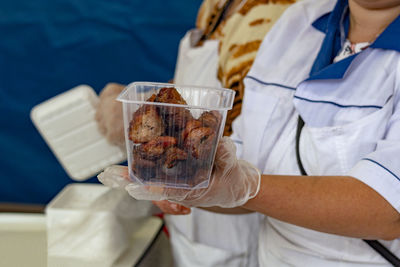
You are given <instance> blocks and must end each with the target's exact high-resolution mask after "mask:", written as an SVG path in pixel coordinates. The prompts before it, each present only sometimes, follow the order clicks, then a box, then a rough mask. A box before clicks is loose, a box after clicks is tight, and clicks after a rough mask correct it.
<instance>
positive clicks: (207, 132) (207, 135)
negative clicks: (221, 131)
mask: <svg viewBox="0 0 400 267" xmlns="http://www.w3.org/2000/svg"><path fill="white" fill-rule="evenodd" d="M215 138H216V133H215V131H214V130H213V129H211V128H209V127H199V128H195V129H193V130H191V131H190V133H188V135H187V136H186V138H185V141H184V147H185V148H186V149H187V150H188V151H189V153H190V154H191V155H192V156H193V157H194V158H196V159H206V158H207V157H210V153H211V151H212V148H213V145H214V142H215Z"/></svg>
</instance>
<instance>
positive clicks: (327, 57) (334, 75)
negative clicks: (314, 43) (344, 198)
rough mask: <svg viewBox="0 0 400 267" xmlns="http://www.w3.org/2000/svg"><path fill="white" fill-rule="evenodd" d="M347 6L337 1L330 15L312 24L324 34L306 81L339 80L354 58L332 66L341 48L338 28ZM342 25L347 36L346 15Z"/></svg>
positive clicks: (341, 0) (341, 1) (347, 23)
mask: <svg viewBox="0 0 400 267" xmlns="http://www.w3.org/2000/svg"><path fill="white" fill-rule="evenodd" d="M347 6H348V2H347V0H337V3H336V5H335V7H334V9H333V10H332V11H331V12H330V13H328V14H325V15H323V16H321V17H320V18H319V19H317V20H316V21H315V22H314V23H313V24H312V25H313V26H314V27H315V28H316V29H317V30H319V31H321V32H324V33H325V38H324V40H323V42H322V44H321V48H320V50H319V52H318V55H317V57H316V59H315V61H314V64H313V66H312V68H311V71H310V76H309V78H308V79H307V80H322V79H341V78H343V76H344V74H345V73H346V71H347V68H348V67H349V66H350V64H351V62H352V61H353V59H354V58H355V57H354V56H351V57H348V58H346V59H344V60H341V61H339V62H337V63H334V64H332V61H333V59H334V58H335V56H336V55H337V54H338V52H339V50H340V48H341V46H342V40H341V32H340V27H341V22H342V17H343V15H346V14H344V12H345V9H346V8H347ZM343 23H344V25H343V27H344V30H345V33H344V34H345V35H346V36H347V34H348V29H349V24H350V22H349V16H348V13H347V15H346V17H345V20H344V22H343Z"/></svg>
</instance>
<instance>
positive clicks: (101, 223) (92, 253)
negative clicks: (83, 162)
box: [46, 184, 152, 267]
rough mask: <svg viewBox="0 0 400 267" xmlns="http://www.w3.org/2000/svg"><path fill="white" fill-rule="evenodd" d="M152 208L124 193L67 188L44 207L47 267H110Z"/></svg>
mask: <svg viewBox="0 0 400 267" xmlns="http://www.w3.org/2000/svg"><path fill="white" fill-rule="evenodd" d="M151 207H152V206H151V203H149V202H144V201H137V200H135V199H133V198H132V197H131V196H129V195H128V193H127V192H126V191H125V190H117V189H111V188H108V187H105V186H103V185H98V184H70V185H68V186H66V187H65V188H64V189H63V190H62V191H61V192H60V193H59V194H58V195H57V196H56V197H55V198H54V199H53V200H52V201H51V202H50V203H49V204H48V205H47V207H46V217H47V249H48V263H49V267H50V266H61V265H59V264H60V263H63V265H62V266H100V267H111V266H113V264H114V263H115V262H116V260H117V259H118V258H119V257H120V256H121V255H122V254H123V253H124V252H125V251H126V250H127V249H128V248H129V246H130V236H131V235H132V233H133V232H135V231H136V230H137V229H136V228H137V227H138V226H140V224H141V222H142V221H143V220H144V219H146V217H147V218H148V217H149V215H150V213H151Z"/></svg>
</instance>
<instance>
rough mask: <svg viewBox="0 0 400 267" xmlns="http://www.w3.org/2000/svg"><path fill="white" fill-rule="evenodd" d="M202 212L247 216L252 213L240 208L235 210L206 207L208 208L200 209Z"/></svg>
mask: <svg viewBox="0 0 400 267" xmlns="http://www.w3.org/2000/svg"><path fill="white" fill-rule="evenodd" d="M201 209H203V210H207V211H211V212H215V213H222V214H232V215H236V214H248V213H253V212H254V211H252V210H249V209H246V208H242V207H237V208H230V209H228V208H221V207H208V208H201Z"/></svg>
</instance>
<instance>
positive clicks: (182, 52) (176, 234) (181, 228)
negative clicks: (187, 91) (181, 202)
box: [165, 30, 260, 267]
mask: <svg viewBox="0 0 400 267" xmlns="http://www.w3.org/2000/svg"><path fill="white" fill-rule="evenodd" d="M197 34H198V32H197V30H192V31H189V32H188V33H187V34H186V35H185V37H184V38H183V39H182V40H181V43H180V46H179V54H178V60H177V64H176V69H175V77H174V83H176V84H181V85H183V84H186V85H203V86H211V87H213V86H214V87H221V84H220V82H219V81H218V79H217V70H218V69H217V68H218V44H219V41H217V40H208V41H206V42H204V44H203V45H202V46H200V47H194V46H192V45H191V43H192V42H191V39H196V38H195V37H196V35H197ZM165 221H166V224H167V227H168V229H169V231H170V234H171V235H170V240H171V244H172V250H173V254H174V260H175V266H177V267H180V266H191V267H195V266H201V267H204V266H230V267H231V266H232V267H235V266H246V267H247V266H250V267H251V266H258V259H257V247H258V233H259V225H260V215H258V214H255V213H254V214H246V215H223V214H217V213H212V212H208V211H204V210H201V209H198V208H192V213H191V214H190V215H179V216H174V215H166V216H165Z"/></svg>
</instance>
